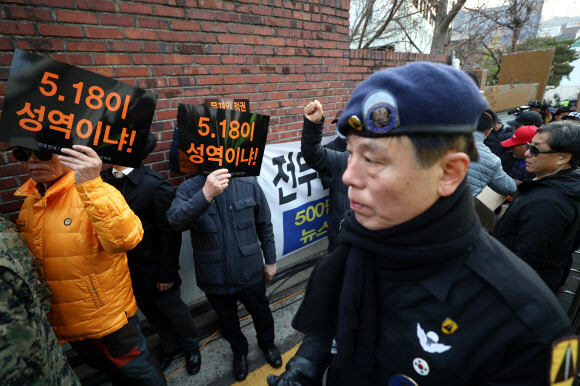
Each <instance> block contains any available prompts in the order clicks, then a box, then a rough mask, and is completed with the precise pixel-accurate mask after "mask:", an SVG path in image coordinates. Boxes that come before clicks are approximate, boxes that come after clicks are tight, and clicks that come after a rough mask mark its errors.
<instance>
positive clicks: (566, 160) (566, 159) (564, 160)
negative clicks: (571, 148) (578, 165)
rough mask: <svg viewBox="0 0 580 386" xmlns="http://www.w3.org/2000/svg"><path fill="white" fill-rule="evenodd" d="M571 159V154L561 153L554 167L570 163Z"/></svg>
mask: <svg viewBox="0 0 580 386" xmlns="http://www.w3.org/2000/svg"><path fill="white" fill-rule="evenodd" d="M571 159H572V154H570V153H562V155H561V156H560V157H558V160H557V161H556V165H565V164H567V163H569V162H570V160H571Z"/></svg>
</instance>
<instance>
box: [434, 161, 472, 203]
mask: <svg viewBox="0 0 580 386" xmlns="http://www.w3.org/2000/svg"><path fill="white" fill-rule="evenodd" d="M439 162H440V165H441V170H442V171H443V174H442V176H441V179H440V180H439V186H438V188H437V193H438V194H439V195H440V196H442V197H447V196H450V195H452V194H453V192H455V189H457V187H458V186H459V184H461V182H462V181H463V180H464V179H465V176H466V175H467V170H468V169H469V156H468V155H467V154H465V153H460V152H452V151H450V152H448V153H447V154H446V155H445V156H443V158H441V159H440V160H439Z"/></svg>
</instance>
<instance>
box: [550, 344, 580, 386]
mask: <svg viewBox="0 0 580 386" xmlns="http://www.w3.org/2000/svg"><path fill="white" fill-rule="evenodd" d="M577 364H578V337H577V336H573V337H570V338H566V339H562V340H559V341H555V342H554V343H553V344H552V363H551V364H550V386H572V384H573V383H574V378H575V377H576V366H577Z"/></svg>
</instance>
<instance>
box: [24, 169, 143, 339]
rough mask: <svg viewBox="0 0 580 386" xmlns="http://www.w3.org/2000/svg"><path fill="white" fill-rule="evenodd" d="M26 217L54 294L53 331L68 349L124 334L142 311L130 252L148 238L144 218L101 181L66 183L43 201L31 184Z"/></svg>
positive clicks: (30, 241) (29, 240) (69, 177)
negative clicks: (81, 342) (72, 344)
mask: <svg viewBox="0 0 580 386" xmlns="http://www.w3.org/2000/svg"><path fill="white" fill-rule="evenodd" d="M15 195H16V196H26V197H27V198H26V201H25V202H24V205H23V206H22V209H21V211H20V215H19V217H18V222H17V226H18V231H19V232H20V233H21V234H22V236H24V239H25V240H26V244H27V245H28V248H30V250H31V251H32V253H33V254H34V256H35V257H36V259H37V260H38V263H39V265H40V269H41V271H42V274H43V276H44V279H45V280H46V282H47V284H48V286H49V287H50V290H51V291H52V306H51V308H50V313H49V315H48V317H49V320H50V324H51V325H52V328H53V329H54V332H55V333H56V336H57V337H58V339H59V340H60V342H61V343H66V342H71V341H76V340H82V339H96V338H101V337H103V336H106V335H108V334H110V333H112V332H115V331H117V330H118V329H120V328H121V327H122V326H124V325H125V324H126V323H127V318H128V317H131V316H133V315H134V314H135V312H137V303H136V301H135V297H134V296H133V289H132V287H131V277H130V276H129V267H128V265H127V255H126V254H125V252H126V251H128V250H130V249H132V248H134V247H135V246H136V245H137V244H138V243H139V242H140V241H141V238H142V237H143V228H142V226H141V221H139V218H138V217H137V216H136V215H135V214H134V213H133V211H131V209H130V208H129V206H128V205H127V203H126V202H125V200H124V199H123V196H122V195H121V193H119V191H118V190H117V189H115V188H113V187H112V186H110V185H108V184H105V183H104V182H103V180H101V177H98V178H95V179H94V180H91V181H88V182H85V183H83V184H76V185H75V181H74V172H73V171H70V172H69V173H67V174H65V175H64V176H62V177H61V178H60V179H59V180H58V181H57V182H55V183H54V184H53V185H52V186H51V187H50V188H49V189H48V190H47V191H46V192H45V195H44V197H42V196H41V195H40V194H39V193H38V190H37V189H36V183H35V182H34V181H32V180H28V181H27V182H26V183H25V184H24V185H23V186H22V187H21V188H20V189H18V190H17V191H16V193H15Z"/></svg>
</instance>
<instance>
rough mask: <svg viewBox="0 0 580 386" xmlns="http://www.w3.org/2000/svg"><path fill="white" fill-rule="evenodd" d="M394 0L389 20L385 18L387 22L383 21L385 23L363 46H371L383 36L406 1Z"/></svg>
mask: <svg viewBox="0 0 580 386" xmlns="http://www.w3.org/2000/svg"><path fill="white" fill-rule="evenodd" d="M392 1H393V7H392V8H391V11H390V12H389V16H388V17H387V20H385V22H384V23H383V25H382V26H381V27H380V28H379V29H378V31H377V32H376V33H375V34H374V35H373V37H371V38H370V39H369V40H368V41H367V42H366V44H365V45H364V46H363V48H369V46H370V45H371V44H372V43H373V42H374V41H375V40H376V39H378V38H379V37H380V36H381V34H382V33H383V32H384V31H385V29H386V28H387V26H388V25H389V23H390V22H391V20H392V19H393V16H395V13H396V12H397V11H398V10H399V8H401V6H402V5H403V3H404V0H392ZM359 48H360V44H359Z"/></svg>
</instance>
